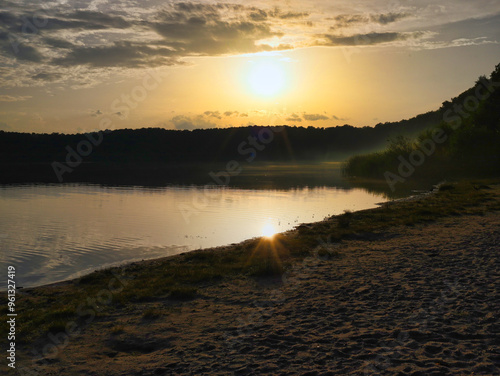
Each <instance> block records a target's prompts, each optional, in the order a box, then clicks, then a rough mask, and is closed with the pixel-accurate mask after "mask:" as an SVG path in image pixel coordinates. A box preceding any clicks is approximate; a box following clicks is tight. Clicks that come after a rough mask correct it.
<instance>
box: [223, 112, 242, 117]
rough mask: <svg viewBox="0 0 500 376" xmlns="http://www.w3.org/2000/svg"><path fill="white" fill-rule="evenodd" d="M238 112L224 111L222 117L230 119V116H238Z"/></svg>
mask: <svg viewBox="0 0 500 376" xmlns="http://www.w3.org/2000/svg"><path fill="white" fill-rule="evenodd" d="M238 114H239V112H238V111H226V112H224V116H226V117H230V116H233V115H234V116H238Z"/></svg>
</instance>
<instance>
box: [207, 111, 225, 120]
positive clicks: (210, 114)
mask: <svg viewBox="0 0 500 376" xmlns="http://www.w3.org/2000/svg"><path fill="white" fill-rule="evenodd" d="M203 115H205V116H208V117H213V118H216V119H219V120H220V119H222V116H221V114H220V112H219V111H205V112H204V113H203Z"/></svg>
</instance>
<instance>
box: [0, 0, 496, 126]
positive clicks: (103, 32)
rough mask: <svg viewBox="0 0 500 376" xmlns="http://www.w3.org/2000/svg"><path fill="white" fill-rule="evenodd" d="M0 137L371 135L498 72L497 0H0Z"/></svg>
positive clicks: (429, 107) (433, 107) (437, 104)
mask: <svg viewBox="0 0 500 376" xmlns="http://www.w3.org/2000/svg"><path fill="white" fill-rule="evenodd" d="M0 50H1V55H0V72H1V73H0V130H8V131H23V132H64V133H75V132H85V131H92V130H96V129H104V128H109V129H119V128H142V127H164V128H168V129H195V128H214V127H228V126H242V125H243V126H244V125H249V124H259V125H267V124H271V125H275V124H289V125H298V126H299V125H300V126H309V125H312V126H319V127H329V126H335V125H343V124H346V123H347V124H351V125H353V126H365V125H369V126H371V125H375V124H377V123H379V122H386V121H397V120H401V119H403V118H409V117H412V116H415V115H417V114H419V113H422V112H426V111H430V110H434V109H437V108H438V107H439V106H440V105H441V103H442V102H443V101H445V100H448V99H450V98H451V97H453V96H456V95H458V94H459V93H460V92H461V91H463V90H465V89H467V88H469V87H470V86H471V85H472V84H473V83H474V81H475V80H476V79H477V78H478V77H479V76H480V75H482V74H486V75H488V74H489V73H490V72H491V71H492V70H493V69H494V67H495V65H496V64H498V63H500V2H499V1H498V0H477V1H465V0H446V1H439V2H438V3H436V2H434V1H430V0H401V1H382V0H370V1H362V0H354V1H353V0H337V1H335V0H302V1H296V0H288V1H269V0H267V1H251V0H250V1H248V0H247V1H243V0H233V1H231V2H217V1H198V2H179V1H175V0H170V1H161V0H138V1H133V0H120V1H115V0H113V1H108V0H94V1H83V0H58V1H44V2H40V1H23V0H18V1H15V2H14V1H5V0H4V1H2V7H1V10H0Z"/></svg>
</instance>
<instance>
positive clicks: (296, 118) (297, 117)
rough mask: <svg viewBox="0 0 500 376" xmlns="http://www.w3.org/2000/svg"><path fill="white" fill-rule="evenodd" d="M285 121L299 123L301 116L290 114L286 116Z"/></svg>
mask: <svg viewBox="0 0 500 376" xmlns="http://www.w3.org/2000/svg"><path fill="white" fill-rule="evenodd" d="M286 121H296V122H299V123H300V122H301V121H302V118H301V117H300V116H299V115H297V114H291V115H290V116H289V117H288V118H286Z"/></svg>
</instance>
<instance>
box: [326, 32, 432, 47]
mask: <svg viewBox="0 0 500 376" xmlns="http://www.w3.org/2000/svg"><path fill="white" fill-rule="evenodd" d="M423 35H424V33H423V32H420V31H416V32H410V33H395V32H387V33H368V34H355V35H351V36H342V35H331V34H325V35H324V38H325V39H326V40H327V41H326V42H324V43H323V42H320V43H319V45H323V46H371V45H375V44H381V43H389V42H395V41H404V40H408V39H417V38H420V37H422V36H423Z"/></svg>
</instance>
